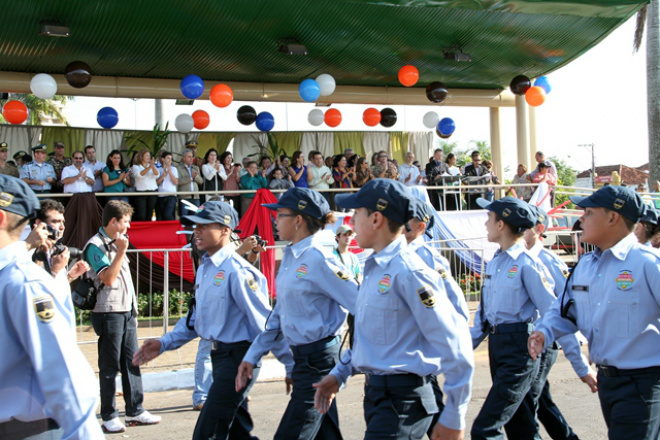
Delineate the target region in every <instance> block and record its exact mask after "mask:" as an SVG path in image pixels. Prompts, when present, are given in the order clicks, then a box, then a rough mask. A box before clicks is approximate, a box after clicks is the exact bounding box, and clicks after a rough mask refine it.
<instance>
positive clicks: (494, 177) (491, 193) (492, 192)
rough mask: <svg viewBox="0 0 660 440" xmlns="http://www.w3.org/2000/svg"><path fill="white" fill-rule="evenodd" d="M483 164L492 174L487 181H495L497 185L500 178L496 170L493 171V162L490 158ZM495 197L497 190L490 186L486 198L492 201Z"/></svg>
mask: <svg viewBox="0 0 660 440" xmlns="http://www.w3.org/2000/svg"><path fill="white" fill-rule="evenodd" d="M483 164H484V166H485V167H486V170H487V171H488V175H489V176H490V177H489V181H488V182H487V183H494V184H495V185H499V184H500V179H498V177H497V175H495V171H493V163H492V162H491V161H489V160H484V162H483ZM494 198H495V190H494V189H493V188H491V187H488V188H487V189H486V195H485V199H486V200H488V201H489V202H492V201H493V199H494Z"/></svg>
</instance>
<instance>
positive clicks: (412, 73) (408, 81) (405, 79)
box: [399, 64, 419, 87]
mask: <svg viewBox="0 0 660 440" xmlns="http://www.w3.org/2000/svg"><path fill="white" fill-rule="evenodd" d="M418 80H419V70H417V67H415V66H411V65H410V64H409V65H407V66H403V67H402V68H400V69H399V82H400V83H401V84H403V85H404V86H406V87H412V86H414V85H415V84H417V81H418Z"/></svg>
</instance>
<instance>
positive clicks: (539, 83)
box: [534, 76, 552, 94]
mask: <svg viewBox="0 0 660 440" xmlns="http://www.w3.org/2000/svg"><path fill="white" fill-rule="evenodd" d="M534 86H536V87H540V88H542V89H543V90H545V93H546V94H548V93H550V92H551V91H552V87H551V86H550V81H549V80H548V77H547V76H539V77H538V78H536V81H534Z"/></svg>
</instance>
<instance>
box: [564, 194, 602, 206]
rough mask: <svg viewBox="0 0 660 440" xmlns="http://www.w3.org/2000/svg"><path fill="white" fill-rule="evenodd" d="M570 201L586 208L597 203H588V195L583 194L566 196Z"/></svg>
mask: <svg viewBox="0 0 660 440" xmlns="http://www.w3.org/2000/svg"><path fill="white" fill-rule="evenodd" d="M568 198H569V200H570V201H571V202H573V203H574V204H576V205H577V206H580V207H582V208H588V207H596V206H597V205H594V204H592V203H589V202H588V200H589V197H583V196H569V197H568Z"/></svg>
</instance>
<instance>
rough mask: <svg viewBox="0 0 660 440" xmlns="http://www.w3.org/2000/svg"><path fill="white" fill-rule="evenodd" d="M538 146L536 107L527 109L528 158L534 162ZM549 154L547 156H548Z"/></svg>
mask: <svg viewBox="0 0 660 440" xmlns="http://www.w3.org/2000/svg"><path fill="white" fill-rule="evenodd" d="M537 151H539V145H538V142H537V139H536V107H532V106H530V107H529V158H530V160H534V156H535V155H536V152H537ZM550 155H551V154H548V156H550Z"/></svg>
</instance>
